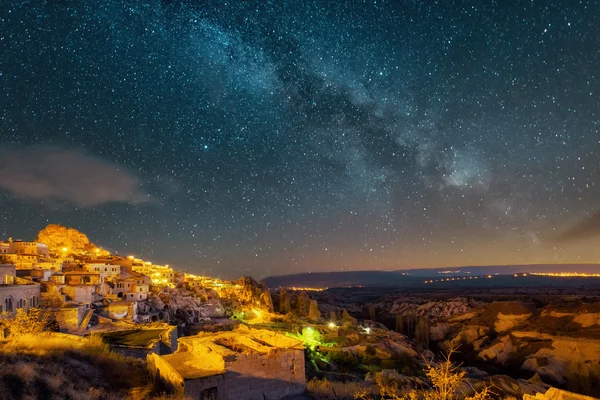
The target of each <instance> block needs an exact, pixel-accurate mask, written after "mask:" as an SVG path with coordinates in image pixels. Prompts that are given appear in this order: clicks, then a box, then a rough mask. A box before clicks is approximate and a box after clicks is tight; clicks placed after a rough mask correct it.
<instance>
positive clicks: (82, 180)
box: [0, 146, 151, 207]
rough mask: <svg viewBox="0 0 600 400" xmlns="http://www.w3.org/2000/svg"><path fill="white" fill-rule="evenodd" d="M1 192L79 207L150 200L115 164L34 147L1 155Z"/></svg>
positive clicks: (81, 153)
mask: <svg viewBox="0 0 600 400" xmlns="http://www.w3.org/2000/svg"><path fill="white" fill-rule="evenodd" d="M0 189H4V190H7V191H8V192H9V193H11V194H12V195H13V196H15V197H18V198H22V199H32V200H54V201H55V200H64V201H67V202H69V203H72V204H74V205H77V206H80V207H93V206H97V205H101V204H105V203H110V202H121V203H131V204H142V203H147V202H149V201H151V198H150V197H149V196H148V195H147V194H146V193H145V192H144V190H143V189H142V187H141V185H140V183H139V181H138V179H137V177H136V176H135V175H133V174H132V173H130V172H128V171H126V170H125V169H123V168H122V167H121V166H119V165H118V164H115V163H113V162H111V161H107V160H104V159H101V158H99V157H95V156H92V155H89V154H86V153H85V152H84V151H79V150H68V149H61V148H57V147H47V146H43V147H34V148H29V149H25V150H5V151H2V152H0Z"/></svg>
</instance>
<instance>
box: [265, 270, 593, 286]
mask: <svg viewBox="0 0 600 400" xmlns="http://www.w3.org/2000/svg"><path fill="white" fill-rule="evenodd" d="M448 271H452V272H451V273H448ZM564 271H571V272H580V273H586V274H594V273H600V264H533V265H531V264H530V265H490V266H472V267H453V268H433V269H409V270H401V271H339V272H338V271H334V272H317V273H301V274H291V275H280V276H270V277H267V278H265V279H264V281H265V283H266V284H267V286H269V287H273V288H275V287H281V286H283V287H292V286H295V287H315V288H325V287H348V286H394V287H414V286H415V285H420V284H422V283H423V281H424V280H425V278H427V279H436V278H437V279H445V278H451V277H456V276H467V277H468V276H473V277H474V276H488V275H492V276H494V277H496V276H507V277H509V276H512V275H513V274H521V273H546V272H550V273H559V272H564ZM538 278H539V279H537V281H536V283H537V284H540V283H543V284H544V285H548V284H550V285H551V284H552V283H553V282H554V281H555V280H553V279H544V278H546V277H538ZM563 282H564V281H563ZM587 282H588V283H589V281H587ZM599 282H600V280H599ZM507 283H509V284H511V285H512V284H517V285H518V284H519V283H518V282H515V281H514V280H512V281H510V282H506V281H503V282H502V284H507ZM481 284H482V283H481V282H479V283H478V285H481ZM496 284H497V282H495V283H493V285H496Z"/></svg>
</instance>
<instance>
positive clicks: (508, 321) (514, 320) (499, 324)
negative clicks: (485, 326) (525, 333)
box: [494, 312, 531, 333]
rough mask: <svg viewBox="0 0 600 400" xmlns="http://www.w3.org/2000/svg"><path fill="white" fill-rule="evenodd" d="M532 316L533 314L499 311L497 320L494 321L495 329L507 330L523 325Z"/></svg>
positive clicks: (499, 330) (497, 330) (498, 330)
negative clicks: (503, 312) (507, 313)
mask: <svg viewBox="0 0 600 400" xmlns="http://www.w3.org/2000/svg"><path fill="white" fill-rule="evenodd" d="M530 317H531V314H530V313H529V314H512V315H511V314H509V315H506V314H502V313H501V312H499V313H498V316H497V319H496V322H494V329H495V330H496V332H498V333H500V332H505V331H508V330H511V329H514V328H515V327H517V326H519V325H521V324H522V323H523V322H525V321H527V320H528V319H529V318H530Z"/></svg>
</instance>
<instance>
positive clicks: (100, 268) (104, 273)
mask: <svg viewBox="0 0 600 400" xmlns="http://www.w3.org/2000/svg"><path fill="white" fill-rule="evenodd" d="M84 269H85V270H86V271H88V272H95V273H97V274H99V275H100V277H101V281H102V282H106V281H109V280H112V279H114V278H117V277H119V276H120V275H121V266H120V265H115V264H108V263H106V264H105V263H94V264H85V265H84Z"/></svg>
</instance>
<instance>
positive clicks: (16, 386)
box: [0, 334, 150, 400]
mask: <svg viewBox="0 0 600 400" xmlns="http://www.w3.org/2000/svg"><path fill="white" fill-rule="evenodd" d="M149 386H150V379H149V377H148V374H147V370H146V366H145V363H144V362H143V361H141V360H137V359H131V358H127V357H123V356H121V355H118V354H115V353H112V352H110V351H109V350H108V347H107V346H106V345H105V344H104V343H103V342H102V340H101V339H99V338H98V337H96V336H91V337H90V338H81V337H76V336H70V335H63V334H43V335H40V336H32V335H22V336H17V337H15V338H14V339H12V340H8V341H6V342H3V343H2V344H1V345H0V398H1V399H7V400H8V399H31V398H47V399H50V398H57V399H62V398H67V399H68V398H70V399H82V400H121V399H129V398H130V396H129V394H130V392H132V391H134V390H137V389H139V388H147V387H149ZM147 397H148V396H145V397H144V398H147Z"/></svg>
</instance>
